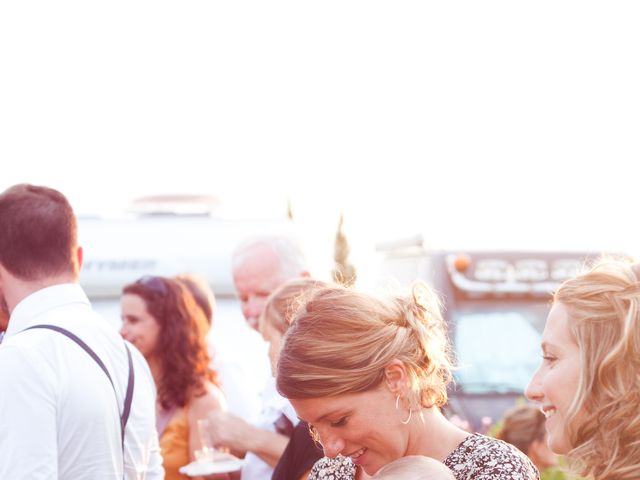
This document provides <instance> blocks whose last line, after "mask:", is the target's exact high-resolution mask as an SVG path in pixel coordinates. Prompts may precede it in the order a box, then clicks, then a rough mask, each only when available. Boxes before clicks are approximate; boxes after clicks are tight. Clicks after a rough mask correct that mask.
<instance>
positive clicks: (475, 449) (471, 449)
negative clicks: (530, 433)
mask: <svg viewBox="0 0 640 480" xmlns="http://www.w3.org/2000/svg"><path fill="white" fill-rule="evenodd" d="M444 464H445V465H446V466H447V467H449V468H450V469H451V471H453V476H454V477H456V480H472V479H473V480H539V479H540V476H539V475H538V470H537V469H536V467H534V466H533V463H531V460H529V458H528V457H527V456H526V455H525V454H524V453H522V452H521V451H520V450H518V449H517V448H516V447H514V446H513V445H510V444H508V443H505V442H503V441H502V440H496V439H495V438H490V437H486V436H484V435H480V434H479V433H474V434H473V435H469V436H468V437H467V438H466V439H465V440H464V441H463V442H462V443H461V444H460V445H458V446H457V447H456V449H455V450H454V451H453V452H451V453H450V454H449V456H448V457H447V458H445V460H444Z"/></svg>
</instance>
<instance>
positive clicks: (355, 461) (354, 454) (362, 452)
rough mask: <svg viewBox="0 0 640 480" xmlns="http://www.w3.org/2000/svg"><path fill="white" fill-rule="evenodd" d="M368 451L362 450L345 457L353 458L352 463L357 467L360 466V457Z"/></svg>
mask: <svg viewBox="0 0 640 480" xmlns="http://www.w3.org/2000/svg"><path fill="white" fill-rule="evenodd" d="M366 451H367V449H366V448H361V449H360V450H358V451H357V452H353V453H350V454H349V455H345V456H346V457H349V458H351V461H352V462H353V463H355V464H356V465H357V464H358V460H359V459H360V457H362V455H363V454H364V452H366Z"/></svg>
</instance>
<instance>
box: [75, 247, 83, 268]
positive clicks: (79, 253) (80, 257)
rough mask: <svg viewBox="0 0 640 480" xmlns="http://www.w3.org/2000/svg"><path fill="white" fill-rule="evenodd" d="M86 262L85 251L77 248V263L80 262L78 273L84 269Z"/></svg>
mask: <svg viewBox="0 0 640 480" xmlns="http://www.w3.org/2000/svg"><path fill="white" fill-rule="evenodd" d="M83 260H84V250H83V249H82V247H81V246H80V245H78V247H77V248H76V261H77V262H78V273H80V270H81V269H82V262H83Z"/></svg>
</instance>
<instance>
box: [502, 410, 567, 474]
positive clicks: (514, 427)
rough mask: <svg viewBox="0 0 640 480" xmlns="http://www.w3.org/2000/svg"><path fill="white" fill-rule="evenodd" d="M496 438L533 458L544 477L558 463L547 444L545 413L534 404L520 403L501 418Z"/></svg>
mask: <svg viewBox="0 0 640 480" xmlns="http://www.w3.org/2000/svg"><path fill="white" fill-rule="evenodd" d="M501 424H502V425H501V428H500V430H499V431H498V433H497V434H496V438H499V439H500V440H504V441H505V442H507V443H510V444H511V445H513V446H515V447H517V448H518V450H520V451H521V452H523V453H524V454H525V455H527V457H529V458H530V459H531V461H532V462H533V464H534V465H535V466H536V468H537V469H538V471H539V472H540V476H541V477H542V478H544V477H545V471H546V470H548V469H550V468H553V467H555V466H556V465H557V464H558V457H557V456H556V454H555V453H553V452H552V451H551V449H550V448H549V445H548V444H547V432H546V430H545V417H544V413H542V412H541V411H540V409H539V408H537V407H535V406H533V405H518V406H515V407H513V408H512V409H511V410H509V411H507V412H506V413H505V415H504V417H503V418H502V420H501Z"/></svg>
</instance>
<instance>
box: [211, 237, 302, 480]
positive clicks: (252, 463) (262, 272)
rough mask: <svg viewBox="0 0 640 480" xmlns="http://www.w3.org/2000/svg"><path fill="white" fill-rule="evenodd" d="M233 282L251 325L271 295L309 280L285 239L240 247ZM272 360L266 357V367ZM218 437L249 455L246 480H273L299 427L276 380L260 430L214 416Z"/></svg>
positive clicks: (267, 394) (265, 395)
mask: <svg viewBox="0 0 640 480" xmlns="http://www.w3.org/2000/svg"><path fill="white" fill-rule="evenodd" d="M232 269H233V281H234V285H235V288H236V292H237V294H238V298H239V300H240V304H241V308H242V314H243V315H244V318H245V320H246V321H247V323H248V324H249V325H250V326H251V327H252V328H254V329H256V330H257V329H258V321H259V318H260V315H261V314H262V310H263V309H264V306H265V304H266V302H267V298H268V297H269V295H270V294H271V293H272V292H273V291H274V290H275V289H276V288H278V287H279V286H280V285H282V284H283V283H284V282H286V281H287V280H292V279H295V278H302V277H308V276H309V271H308V269H307V266H306V260H305V258H304V255H303V253H302V250H301V249H300V246H299V245H298V244H297V242H295V241H294V240H293V239H290V238H288V237H281V236H270V237H269V236H267V237H256V238H251V239H248V240H246V241H244V242H242V243H241V244H240V245H238V247H236V249H235V251H234V252H233V257H232ZM268 361H269V359H268V358H267V357H266V356H265V358H264V362H265V363H266V362H268ZM210 417H211V420H212V424H213V432H212V434H213V436H214V437H215V438H217V439H218V442H219V443H220V444H221V445H224V446H227V447H229V448H230V449H231V450H232V451H233V452H234V453H235V454H236V455H239V456H242V455H244V454H245V453H246V455H245V463H244V466H243V467H242V477H241V478H242V480H268V479H270V478H271V475H272V474H273V467H274V466H275V465H276V464H277V463H278V460H279V459H280V456H281V455H282V452H283V451H284V449H285V448H286V446H287V443H288V442H289V437H290V436H291V433H292V431H293V427H294V426H295V425H296V424H297V423H298V418H297V417H296V414H295V411H294V410H293V407H291V404H290V403H289V402H288V401H287V400H286V399H285V398H283V397H282V396H280V395H279V394H278V392H277V391H276V389H275V381H274V380H273V378H270V379H269V381H268V382H267V385H266V386H265V389H264V392H263V395H262V411H261V413H260V418H259V420H258V421H257V422H256V424H251V423H249V422H247V421H245V420H244V419H242V418H240V417H237V416H235V415H233V414H230V413H227V412H224V413H222V412H218V413H214V414H212V415H210Z"/></svg>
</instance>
